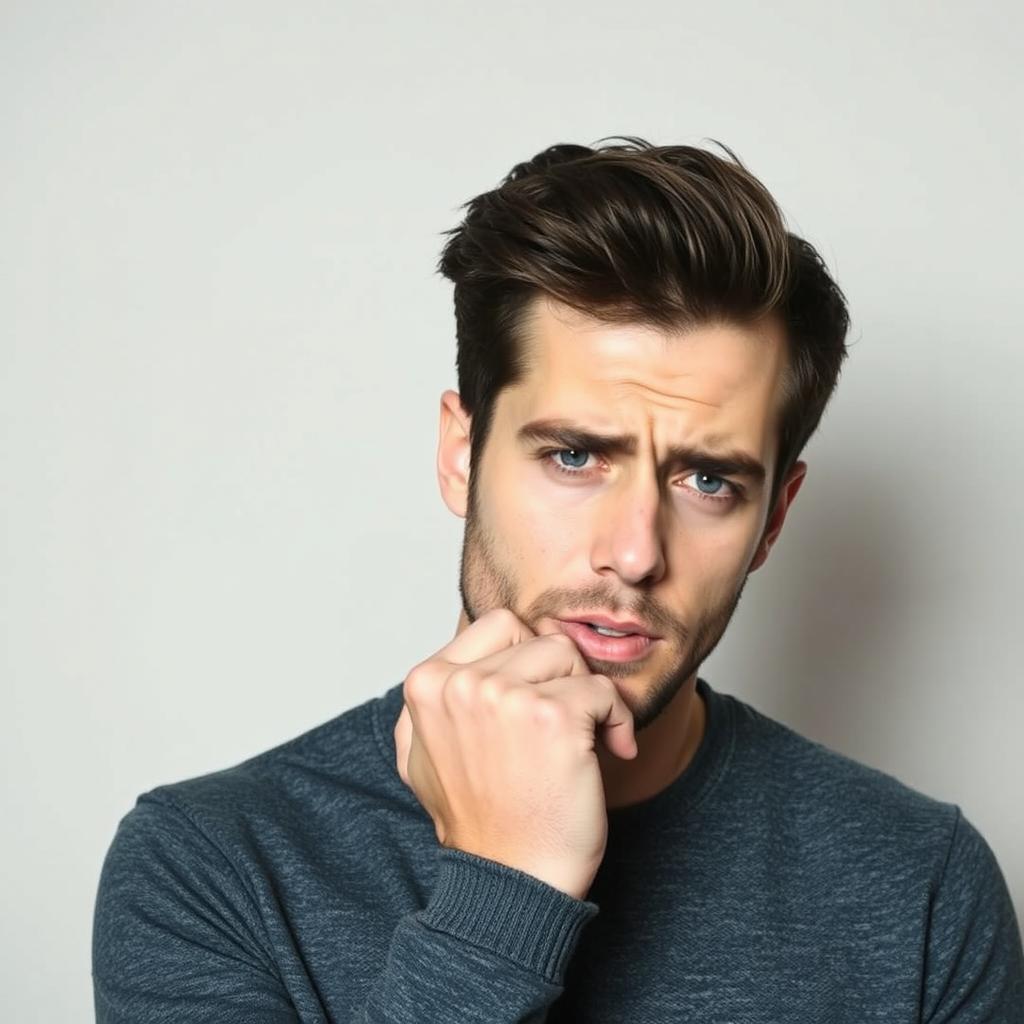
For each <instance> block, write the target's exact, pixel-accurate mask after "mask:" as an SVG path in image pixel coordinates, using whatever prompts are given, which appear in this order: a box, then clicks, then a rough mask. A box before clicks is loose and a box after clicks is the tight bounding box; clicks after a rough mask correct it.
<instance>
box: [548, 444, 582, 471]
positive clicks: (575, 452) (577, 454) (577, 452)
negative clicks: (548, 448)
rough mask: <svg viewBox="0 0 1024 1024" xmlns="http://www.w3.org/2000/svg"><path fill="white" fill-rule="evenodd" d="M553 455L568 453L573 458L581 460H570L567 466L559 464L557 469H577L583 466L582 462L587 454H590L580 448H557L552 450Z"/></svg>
mask: <svg viewBox="0 0 1024 1024" xmlns="http://www.w3.org/2000/svg"><path fill="white" fill-rule="evenodd" d="M551 454H553V455H569V456H571V457H573V458H576V459H579V460H581V461H580V462H578V463H573V462H570V463H569V465H568V466H565V465H560V466H559V469H563V468H564V469H570V468H571V469H573V470H579V469H582V468H583V465H584V463H585V462H586V461H587V456H588V455H589V454H590V453H589V452H587V451H585V450H584V449H582V448H559V449H558V451H556V452H552V453H551Z"/></svg>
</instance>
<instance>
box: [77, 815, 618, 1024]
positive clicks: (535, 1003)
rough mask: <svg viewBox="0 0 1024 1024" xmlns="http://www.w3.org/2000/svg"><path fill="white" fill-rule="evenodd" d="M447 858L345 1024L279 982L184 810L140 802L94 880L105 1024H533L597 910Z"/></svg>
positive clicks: (293, 981) (96, 969)
mask: <svg viewBox="0 0 1024 1024" xmlns="http://www.w3.org/2000/svg"><path fill="white" fill-rule="evenodd" d="M439 857H440V867H439V872H438V876H437V882H436V885H435V887H434V889H433V892H432V894H431V896H430V898H429V900H428V901H427V905H426V906H425V907H423V908H422V909H418V910H414V911H410V912H409V913H407V914H405V915H404V916H403V917H402V918H400V919H399V920H398V923H397V927H396V928H395V929H394V932H393V934H392V935H391V936H390V945H389V946H388V952H387V956H386V958H385V961H384V963H383V964H382V965H381V971H380V973H379V974H378V975H377V976H376V978H374V979H373V981H372V983H371V984H370V985H369V987H368V988H367V987H365V982H364V983H363V985H364V987H363V988H362V990H361V991H359V993H358V994H355V993H354V992H353V998H352V1000H351V1002H350V1004H349V1005H348V1006H347V1007H346V1008H345V1009H344V1010H343V1011H342V1012H343V1013H344V1016H341V1017H339V1015H338V1008H337V1007H336V1006H335V1007H329V1006H325V1005H324V1003H323V1002H321V1000H320V999H319V998H318V997H317V994H316V991H315V989H314V988H312V987H311V986H310V985H308V984H307V983H305V981H304V979H300V978H295V977H290V976H289V973H290V971H291V970H293V969H294V968H293V967H285V968H282V965H281V963H280V962H279V960H278V958H277V957H276V956H275V949H274V945H273V942H272V941H271V939H270V938H269V936H268V933H267V929H266V928H265V926H264V922H263V920H262V917H261V914H260V912H259V909H258V905H257V899H256V897H255V895H254V893H253V891H252V887H251V884H250V883H249V882H248V880H247V878H246V876H245V874H244V872H241V871H239V870H237V868H236V866H235V865H234V864H233V863H232V860H231V858H230V857H229V856H228V855H226V854H225V853H224V852H223V851H222V850H221V848H220V847H219V845H218V844H217V843H216V841H215V840H214V839H212V838H211V837H210V836H209V835H208V834H207V833H206V832H205V831H204V830H203V829H202V828H200V827H198V825H197V823H196V822H195V821H194V820H193V819H192V818H191V817H190V816H189V815H188V814H187V813H184V812H183V811H182V809H180V808H177V807H175V806H172V805H170V804H168V803H165V802H163V801H161V800H158V799H152V798H147V797H142V798H140V800H139V802H138V803H137V804H136V806H135V807H134V809H133V810H132V811H130V812H129V813H128V814H127V815H126V816H125V817H124V818H123V819H122V821H121V823H120V825H119V826H118V829H117V833H116V835H115V837H114V840H113V842H112V844H111V847H110V849H109V850H108V852H107V856H106V858H105V860H104V864H103V869H102V872H101V875H100V883H99V890H98V893H97V898H96V907H95V915H94V919H93V993H94V1000H95V1009H96V1020H97V1022H99V1024H123V1022H128V1021H132V1022H135V1024H149V1022H153V1024H156V1022H165V1021H166V1022H170V1021H174V1022H178V1024H200V1022H213V1021H218V1022H220V1021H225V1020H245V1021H247V1022H251V1024H300V1022H301V1024H312V1022H316V1024H350V1022H353V1024H355V1022H358V1024H385V1022H387V1024H413V1022H416V1024H431V1022H434V1021H437V1022H441V1021H451V1020H452V1019H458V1020H459V1021H465V1022H471V1021H480V1022H484V1021H486V1022H489V1024H505V1022H507V1024H513V1022H517V1024H519V1022H522V1024H540V1022H542V1021H543V1020H544V1019H545V1017H546V1013H547V1008H548V1007H549V1006H550V1005H551V1003H553V1002H554V1001H555V1000H556V999H557V998H558V996H559V995H560V994H561V992H562V990H563V983H564V977H565V972H566V968H567V966H568V963H569V960H570V959H571V957H572V954H573V952H574V950H575V948H576V945H577V943H578V940H579V937H580V933H581V931H582V929H583V927H584V926H585V925H586V923H587V922H588V921H589V920H590V919H591V918H592V917H593V916H594V915H596V914H597V912H598V908H597V906H596V905H595V904H593V903H589V902H587V901H583V900H577V899H574V898H573V897H571V896H569V895H567V894H565V893H563V892H561V891H560V890H557V889H555V888H553V887H551V886H548V885H547V884H546V883H544V882H542V881H540V880H539V879H536V878H534V877H533V876H531V875H528V874H525V873H524V872H520V871H517V870H515V869H513V868H510V867H507V866H505V865H502V864H498V863H496V862H494V861H489V860H485V859H483V858H480V857H477V856H475V855H472V854H467V853H464V852H462V851H459V850H443V851H441V853H440V854H439ZM338 941H339V942H342V943H343V942H344V941H345V936H344V935H339V936H338ZM342 988H344V986H342ZM453 1015H454V1016H453Z"/></svg>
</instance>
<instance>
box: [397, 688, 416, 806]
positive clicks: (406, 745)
mask: <svg viewBox="0 0 1024 1024" xmlns="http://www.w3.org/2000/svg"><path fill="white" fill-rule="evenodd" d="M412 732H413V728H412V718H411V717H410V715H409V705H408V704H403V705H402V713H401V714H400V715H399V716H398V721H397V722H396V723H395V766H396V767H397V769H398V777H399V778H400V779H401V780H402V781H403V782H404V783H405V784H406V785H407V786H408V785H409V750H410V748H411V747H412Z"/></svg>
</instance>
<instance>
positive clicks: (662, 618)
mask: <svg viewBox="0 0 1024 1024" xmlns="http://www.w3.org/2000/svg"><path fill="white" fill-rule="evenodd" d="M730 156H732V154H731V153H730ZM468 205H469V210H468V213H467V216H466V218H465V220H464V222H463V223H462V224H461V225H460V226H459V227H458V228H456V229H455V230H454V231H453V232H451V235H452V237H451V238H450V239H449V241H448V242H447V244H446V246H445V250H444V254H443V257H442V260H441V265H440V269H441V270H442V272H443V273H444V274H445V275H446V276H447V277H448V278H450V279H451V280H452V281H453V282H454V283H455V310H456V317H457V334H458V377H459V392H458V393H456V392H453V391H447V392H445V394H444V395H443V396H442V398H441V408H440V443H439V447H438V459H437V462H438V478H439V482H440V486H441V492H442V495H443V498H444V501H445V502H446V504H447V505H448V507H449V508H450V509H451V510H452V511H453V512H454V513H455V514H456V515H459V516H463V517H465V520H466V528H465V541H464V546H463V554H462V564H461V573H460V591H461V596H462V608H463V610H462V614H461V616H460V619H459V623H458V628H457V630H456V634H455V636H454V638H453V639H452V640H451V642H450V643H448V644H447V645H445V646H444V647H442V648H441V649H440V650H438V651H437V652H435V653H434V654H433V655H431V656H429V657H427V658H425V659H424V660H423V661H422V662H421V663H419V664H418V665H416V666H415V667H413V668H412V669H411V670H410V671H409V672H408V674H407V675H406V677H405V679H404V680H403V681H402V682H401V683H399V684H397V685H395V686H393V687H392V688H391V689H390V690H388V691H387V692H386V693H384V694H383V695H382V696H380V697H378V698H375V699H373V700H371V701H368V702H367V703H365V704H363V705H360V706H359V707H356V708H353V709H351V710H349V711H347V712H345V713H344V714H342V715H340V716H339V717H338V718H336V719H335V720H333V721H331V722H328V723H326V724H324V725H322V726H320V727H319V728H317V729H314V730H313V731H311V732H309V733H307V734H305V735H303V736H301V737H299V738H297V739H294V740H292V741H290V742H288V743H285V744H283V745H282V746H280V747H278V748H276V749H275V750H272V751H269V752H267V753H264V754H262V755H259V756H257V757H254V758H252V759H251V760H249V761H246V762H245V763H243V764H241V765H238V766H236V767H234V768H231V769H228V770H226V771H223V772H219V773H216V774H213V775H209V776H204V777H202V778H198V779H192V780H188V781H185V782H180V783H177V784H175V785H170V786H163V787H159V788H158V789H156V790H154V791H152V792H151V793H148V794H144V795H143V796H142V797H140V799H139V801H138V803H137V805H136V807H135V808H134V809H133V810H132V811H131V812H130V813H129V814H128V815H127V816H126V817H125V818H124V820H123V821H122V822H121V825H120V827H119V830H118V833H117V836H116V837H115V839H114V842H113V845H112V847H111V849H110V852H109V854H108V856H107V860H106V862H105V864H104V869H103V874H102V878H101V881H100V889H99V895H98V900H97V909H96V921H95V933H94V979H95V993H96V1008H97V1017H98V1019H99V1020H101V1021H129V1020H131V1021H158V1020H159V1021H165V1020H166V1021H170V1020H174V1021H234V1020H238V1021H243V1020H244V1021H251V1022H260V1024H269V1022H286V1021H287V1022H295V1021H304V1022H312V1021H319V1022H327V1021H331V1022H348V1021H365V1022H377V1021H380V1022H383V1021H390V1022H414V1021H415V1022H434V1021H450V1022H461V1021H486V1022H490V1024H503V1022H509V1024H511V1022H513V1021H516V1022H522V1021H544V1020H547V1021H549V1022H554V1021H582V1022H590V1021H595V1022H596V1021H601V1022H622V1021H644V1022H645V1024H660V1022H669V1021H687V1022H695V1021H751V1022H754V1021H756V1022H761V1021H764V1022H768V1021H783V1020H785V1021H808V1022H810V1021H813V1022H840V1021H844V1022H845V1021H848V1022H851V1024H852V1022H857V1024H861V1022H864V1021H868V1020H884V1021H893V1022H911V1021H928V1022H940V1021H943V1022H944V1021H957V1022H967V1021H982V1020H984V1021H999V1022H1009V1021H1022V1020H1024V956H1022V952H1021V942H1020V935H1019V930H1018V926H1017V922H1016V919H1015V916H1014V911H1013V907H1012V905H1011V903H1010V899H1009V895H1008V893H1007V889H1006V884H1005V881H1004V879H1003V876H1002V874H1001V871H1000V869H999V866H998V864H997V862H996V860H995V858H994V856H993V854H992V852H991V849H990V848H989V847H988V845H987V843H986V842H985V840H984V839H983V837H982V836H981V835H980V834H979V833H978V831H977V830H976V829H975V828H974V827H973V826H972V825H971V824H970V823H969V822H968V821H967V819H966V818H965V817H964V816H963V815H962V813H961V812H960V810H959V808H958V807H956V806H955V805H952V804H948V803H943V802H940V801H937V800H934V799H931V798H929V797H926V796H924V795H923V794H920V793H917V792H915V791H914V790H911V789H909V788H908V787H906V786H904V785H902V784H901V783H900V782H898V781H897V780H896V779H893V778H891V777H890V776H887V775H884V774H882V773H881V772H878V771H875V770H873V769H871V768H868V767H866V766H863V765H860V764H857V763H856V762H853V761H851V760H849V759H847V758H844V757H841V756H840V755H838V754H836V753H833V752H831V751H829V750H827V749H825V748H823V747H821V746H820V745H817V744H815V743H812V742H810V741H809V740H806V739H804V738H802V737H800V736H799V735H797V734H796V733H794V732H792V731H791V730H789V729H787V728H786V727H785V726H783V725H781V724H779V723H776V722H774V721H772V720H770V719H768V718H767V717H765V716H763V715H761V714H759V713H758V712H757V711H755V710H754V709H753V708H752V707H750V706H749V705H747V704H745V703H743V702H741V701H739V700H737V699H735V698H732V697H728V696H726V695H724V694H721V693H718V692H716V691H715V690H713V689H712V688H711V687H710V685H709V684H708V683H707V682H706V680H703V679H701V678H699V677H698V670H699V667H700V665H701V663H702V662H703V661H704V659H705V658H706V657H707V656H708V655H709V654H710V653H711V651H712V650H713V649H714V648H715V646H716V644H717V643H718V641H719V639H720V638H721V636H722V634H723V633H724V631H725V628H726V626H727V624H728V622H729V619H730V617H731V616H732V613H733V611H734V609H735V607H736V604H737V602H738V601H739V597H740V594H741V593H742V590H743V586H744V584H745V582H746V579H747V577H748V575H749V574H750V573H751V572H753V571H755V570H756V569H758V568H759V567H760V566H761V565H762V564H763V563H764V561H765V559H766V558H767V556H768V552H769V550H770V548H771V546H772V545H773V544H774V542H775V541H776V540H777V538H778V536H779V534H780V531H781V530H782V526H783V523H784V521H785V517H786V513H787V511H788V509H789V506H790V505H791V503H792V502H793V500H794V499H795V498H796V495H797V493H798V492H799V490H800V487H801V485H802V483H803V480H804V478H805V474H806V470H807V466H806V464H805V463H804V462H802V461H800V460H799V458H798V456H799V455H800V453H801V451H802V450H803V448H804V446H805V444H806V442H807V440H808V438H809V437H810V436H811V435H812V434H813V432H814V430H815V429H816V427H817V425H818V422H819V420H820V418H821V415H822V412H823V411H824V408H825V406H826V404H827V402H828V400H829V397H830V395H831V394H832V392H833V389H834V387H835V384H836V381H837V378H838V374H839V368H840V365H841V362H842V360H843V358H844V357H845V354H846V350H845V335H846V331H847V324H848V320H847V312H846V307H845V302H844V300H843V297H842V294H841V292H840V291H839V289H838V288H837V287H836V285H835V283H834V282H833V281H832V279H831V278H830V277H829V275H828V273H827V271H826V270H825V268H824V266H823V265H822V263H821V260H820V258H819V257H818V255H817V253H816V252H815V251H814V249H813V248H812V247H811V246H810V245H809V244H808V243H806V242H805V241H802V240H801V239H799V238H796V237H795V236H793V235H791V234H789V233H788V232H787V231H786V229H785V226H784V223H783V220H782V217H781V214H780V212H779V210H778V208H777V206H776V204H775V203H774V201H773V200H772V198H771V197H770V195H769V194H768V193H767V191H766V190H765V189H764V187H763V186H762V185H761V184H760V183H759V182H758V181H757V180H756V179H755V178H754V177H753V176H751V175H750V174H749V172H747V171H746V169H745V168H744V167H743V166H742V165H741V164H740V163H739V162H738V161H736V160H735V158H734V157H733V159H732V160H726V159H724V158H720V157H718V156H716V155H714V154H712V153H710V152H708V151H705V150H702V149H696V148H690V147H685V146H677V147H652V146H650V145H649V144H648V143H646V142H644V141H643V140H640V139H627V140H626V142H625V144H624V145H608V146H605V147H603V148H598V149H593V150H592V149H589V148H586V147H580V146H556V147H552V148H550V149H548V150H545V151H544V152H542V153H540V154H539V155H538V156H536V157H535V158H534V159H533V160H531V161H529V162H528V163H524V164H519V165H517V166H516V167H515V168H514V169H513V171H512V172H511V173H510V174H509V175H508V177H507V178H506V179H505V180H504V182H503V183H502V185H501V186H500V187H499V188H497V189H496V190H494V191H492V192H488V193H485V194H483V195H481V196H478V197H477V198H476V199H474V200H472V202H471V203H470V204H468Z"/></svg>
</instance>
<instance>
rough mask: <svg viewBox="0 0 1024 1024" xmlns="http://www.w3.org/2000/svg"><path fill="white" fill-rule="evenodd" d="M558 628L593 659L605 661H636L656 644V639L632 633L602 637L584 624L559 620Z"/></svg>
mask: <svg viewBox="0 0 1024 1024" xmlns="http://www.w3.org/2000/svg"><path fill="white" fill-rule="evenodd" d="M558 626H559V628H560V629H561V630H562V632H563V633H565V634H566V635H567V636H570V637H572V639H573V640H574V641H575V642H576V646H577V647H579V649H580V650H581V651H582V652H583V654H585V655H589V656H590V657H591V658H601V659H603V660H604V661H636V660H637V659H639V658H643V657H644V656H645V655H646V654H647V652H648V651H650V649H651V648H652V647H653V646H654V644H655V642H656V638H655V637H649V636H641V635H640V634H639V633H630V635H629V636H602V635H601V634H600V633H596V632H594V630H592V629H591V628H590V627H589V626H585V625H584V624H583V623H582V622H566V621H565V620H564V619H559V620H558Z"/></svg>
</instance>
